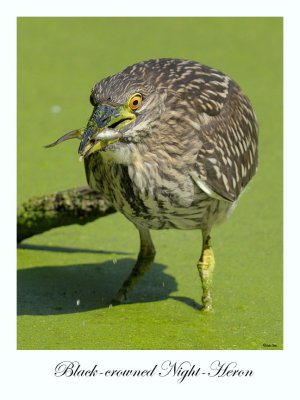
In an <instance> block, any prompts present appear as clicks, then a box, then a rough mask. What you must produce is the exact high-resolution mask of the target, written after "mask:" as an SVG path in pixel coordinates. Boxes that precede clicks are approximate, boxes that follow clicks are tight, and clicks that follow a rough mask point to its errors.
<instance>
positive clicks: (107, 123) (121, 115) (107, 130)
mask: <svg viewBox="0 0 300 400" xmlns="http://www.w3.org/2000/svg"><path fill="white" fill-rule="evenodd" d="M135 118H136V117H135V114H134V113H133V112H132V111H131V110H130V109H129V107H128V106H127V105H118V106H112V105H108V104H100V105H98V106H96V107H95V108H94V111H93V113H92V115H91V118H90V120H89V122H88V124H87V127H86V129H85V131H84V133H83V135H82V139H81V143H80V145H79V149H78V153H79V156H80V159H83V158H85V157H87V156H88V155H90V154H92V153H94V152H95V151H99V150H102V149H103V148H104V147H106V146H108V145H109V144H112V143H115V142H117V141H118V140H120V138H121V137H122V134H121V132H120V129H122V128H123V127H124V126H125V125H127V124H128V123H130V122H132V121H133V120H134V119H135Z"/></svg>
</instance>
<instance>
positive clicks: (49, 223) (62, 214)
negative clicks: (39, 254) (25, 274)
mask: <svg viewBox="0 0 300 400" xmlns="http://www.w3.org/2000/svg"><path fill="white" fill-rule="evenodd" d="M114 212H116V210H115V208H114V207H113V206H112V205H111V204H110V203H109V202H108V201H107V200H106V199H104V197H103V196H102V195H101V193H99V192H97V191H95V190H93V189H90V188H88V187H81V188H74V189H69V190H65V191H62V192H57V193H54V194H50V195H47V196H41V197H32V198H31V199H29V200H28V201H27V202H25V203H23V204H22V205H21V206H20V207H19V208H18V214H17V242H18V243H20V242H21V241H22V240H24V239H27V238H29V237H31V236H34V235H36V234H39V233H42V232H45V231H48V230H49V229H52V228H57V227H59V226H66V225H72V224H80V225H84V224H87V223H88V222H92V221H94V220H95V219H97V218H100V217H105V216H106V215H109V214H112V213H114Z"/></svg>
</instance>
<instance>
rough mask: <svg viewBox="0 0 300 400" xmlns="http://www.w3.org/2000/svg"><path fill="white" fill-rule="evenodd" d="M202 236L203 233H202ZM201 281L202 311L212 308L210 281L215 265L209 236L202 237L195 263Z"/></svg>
mask: <svg viewBox="0 0 300 400" xmlns="http://www.w3.org/2000/svg"><path fill="white" fill-rule="evenodd" d="M203 236H204V235H203ZM197 267H198V271H199V275H200V278H201V282H202V304H203V309H202V310H203V311H211V310H212V281H213V271H214V267H215V257H214V253H213V250H212V246H211V239H210V236H204V237H203V248H202V254H201V257H200V260H199V261H198V264H197Z"/></svg>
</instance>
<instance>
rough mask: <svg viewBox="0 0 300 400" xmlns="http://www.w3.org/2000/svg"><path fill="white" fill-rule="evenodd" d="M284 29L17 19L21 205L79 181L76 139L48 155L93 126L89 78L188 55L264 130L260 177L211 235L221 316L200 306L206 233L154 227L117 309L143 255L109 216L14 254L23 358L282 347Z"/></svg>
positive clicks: (232, 21)
mask: <svg viewBox="0 0 300 400" xmlns="http://www.w3.org/2000/svg"><path fill="white" fill-rule="evenodd" d="M282 23H283V21H282V19H281V18H18V167H17V168H18V203H19V204H21V203H22V202H23V201H26V199H28V198H29V197H31V196H35V195H42V194H47V193H52V192H56V191H58V190H62V189H67V188H70V187H75V186H81V185H84V184H85V176H84V168H83V164H82V163H79V162H78V155H77V148H78V142H77V141H70V142H67V143H65V144H63V145H61V146H58V147H57V148H54V149H50V150H46V149H44V148H43V145H45V144H48V143H51V142H52V141H54V140H55V139H57V138H58V137H59V136H61V135H62V134H64V133H65V132H67V131H70V130H72V129H75V128H80V127H83V126H84V125H85V124H86V122H87V120H88V118H89V116H90V114H91V106H90V104H89V101H88V99H89V94H90V90H91V87H92V86H93V85H94V83H95V82H97V81H99V80H101V79H102V78H104V77H106V76H108V75H111V74H113V73H116V72H118V71H120V70H122V69H123V68H125V67H126V66H127V65H130V64H133V63H135V62H138V61H141V60H145V59H150V58H156V57H176V58H186V59H193V60H197V61H199V62H201V63H203V64H207V65H210V66H212V67H214V68H217V69H220V70H221V71H223V72H225V73H227V74H229V75H230V76H231V77H232V78H234V79H235V80H236V81H237V82H238V83H239V84H240V86H241V87H242V88H243V90H244V91H245V92H246V94H247V95H248V97H249V98H250V99H251V102H252V104H253V107H254V109H255V112H256V114H257V117H258V120H259V124H260V143H259V149H260V164H259V169H258V173H257V176H256V177H255V178H254V180H253V181H252V182H251V183H250V185H249V188H248V190H246V192H245V194H244V195H243V196H242V198H241V199H240V202H239V205H238V207H237V209H236V210H235V212H234V213H233V215H232V216H231V217H230V219H229V220H228V221H227V222H226V223H225V224H223V225H221V226H219V227H217V228H215V229H214V230H213V235H212V237H213V244H214V251H215V257H216V270H215V275H214V305H215V311H214V313H212V314H210V315H207V314H203V313H201V312H199V310H198V309H197V305H199V304H200V299H201V285H200V279H199V277H198V272H197V269H196V262H197V260H198V257H199V255H200V250H201V232H198V231H172V230H170V231H154V232H153V240H154V243H155V245H156V249H157V257H156V262H155V264H154V266H153V268H152V270H151V271H150V272H149V273H148V274H147V275H146V276H145V277H144V278H143V279H142V281H141V282H140V283H139V285H138V287H137V288H136V289H135V290H134V292H133V293H132V295H131V297H130V300H131V301H130V304H126V305H121V306H118V307H109V302H110V300H111V298H112V297H113V296H114V294H115V293H116V292H117V290H118V288H119V286H120V285H121V283H122V281H123V280H124V279H125V277H126V276H127V274H128V273H129V271H130V268H131V267H132V265H133V263H134V260H135V257H136V255H137V252H138V248H139V240H138V233H137V231H136V230H135V228H134V227H133V225H132V224H131V223H130V222H128V221H127V220H126V219H125V218H124V217H123V216H122V215H120V214H114V215H112V216H109V217H106V218H103V219H99V220H98V221H96V222H93V223H91V224H88V225H86V226H75V225H74V226H69V227H63V228H58V229H55V230H52V231H49V232H47V233H44V234H41V235H38V236H36V237H33V238H31V239H28V240H26V241H24V242H23V243H22V245H21V246H20V247H19V248H18V331H17V332H18V338H17V347H18V349H281V348H282V346H283V344H282V107H283V104H282ZM57 106H59V110H60V112H54V111H55V110H57V109H58V107H57ZM79 302H80V304H79V305H78V303H79Z"/></svg>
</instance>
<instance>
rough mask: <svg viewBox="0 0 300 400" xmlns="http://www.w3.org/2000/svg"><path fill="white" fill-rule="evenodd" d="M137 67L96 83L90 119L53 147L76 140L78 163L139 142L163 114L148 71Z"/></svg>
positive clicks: (159, 96) (91, 100)
mask: <svg viewBox="0 0 300 400" xmlns="http://www.w3.org/2000/svg"><path fill="white" fill-rule="evenodd" d="M138 65H139V69H140V70H139V71H137V70H135V69H134V66H132V67H128V68H127V69H126V70H124V71H123V72H121V73H118V74H116V75H113V76H110V77H108V78H105V79H103V80H102V81H100V82H98V83H97V84H96V85H95V86H94V87H93V89H92V92H91V95H90V103H91V104H92V106H93V107H94V109H93V111H92V115H91V117H90V119H89V121H88V123H87V126H86V127H85V128H83V129H78V130H74V131H71V132H69V133H67V134H66V135H64V136H62V137H61V138H60V139H58V140H57V141H56V142H54V143H52V144H50V145H48V146H47V147H52V146H54V145H56V144H59V143H62V142H63V141H65V140H68V139H72V138H78V139H80V145H79V149H78V153H79V156H80V159H83V158H85V157H87V156H89V155H90V154H92V153H94V152H98V151H117V150H118V149H120V148H122V147H124V146H126V145H128V144H129V143H139V142H142V141H143V139H144V138H145V137H147V136H148V135H149V134H150V133H151V132H152V131H153V129H154V128H155V127H157V126H158V125H159V120H160V118H161V115H162V113H163V110H164V103H163V99H164V96H163V95H162V94H161V93H160V91H159V90H157V88H156V89H154V87H153V85H152V84H151V70H149V69H146V68H143V69H141V64H138Z"/></svg>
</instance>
